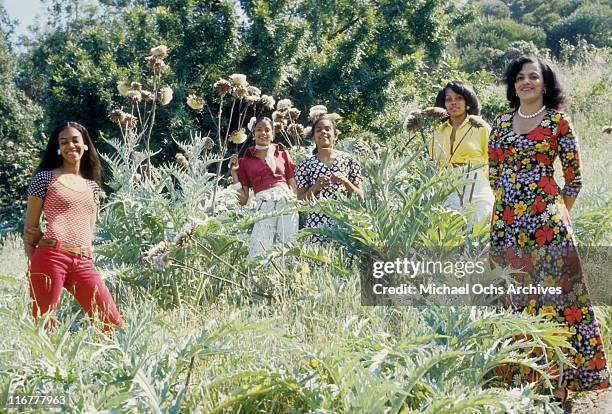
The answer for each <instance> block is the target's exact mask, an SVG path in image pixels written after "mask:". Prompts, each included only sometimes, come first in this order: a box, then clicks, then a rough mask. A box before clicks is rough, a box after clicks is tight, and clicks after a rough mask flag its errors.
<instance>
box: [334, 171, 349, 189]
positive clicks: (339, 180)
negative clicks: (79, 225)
mask: <svg viewBox="0 0 612 414" xmlns="http://www.w3.org/2000/svg"><path fill="white" fill-rule="evenodd" d="M329 180H330V181H331V182H332V183H340V184H342V185H343V186H345V187H347V186H349V185H350V182H349V180H348V178H346V176H345V175H344V174H340V173H332V175H331V177H329Z"/></svg>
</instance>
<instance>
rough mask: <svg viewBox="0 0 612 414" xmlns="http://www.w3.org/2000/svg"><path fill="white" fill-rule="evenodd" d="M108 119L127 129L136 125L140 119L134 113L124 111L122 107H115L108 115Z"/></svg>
mask: <svg viewBox="0 0 612 414" xmlns="http://www.w3.org/2000/svg"><path fill="white" fill-rule="evenodd" d="M108 119H110V120H111V122H114V123H116V124H118V125H120V126H122V127H124V128H127V129H131V128H133V127H134V126H136V122H137V121H138V119H137V118H136V117H135V116H134V115H132V114H128V113H127V112H123V111H122V110H121V109H113V110H112V111H111V113H110V114H109V115H108Z"/></svg>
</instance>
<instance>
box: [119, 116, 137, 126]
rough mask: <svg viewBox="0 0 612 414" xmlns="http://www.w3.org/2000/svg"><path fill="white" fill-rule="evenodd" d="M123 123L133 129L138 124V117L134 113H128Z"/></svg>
mask: <svg viewBox="0 0 612 414" xmlns="http://www.w3.org/2000/svg"><path fill="white" fill-rule="evenodd" d="M121 124H122V125H123V126H124V127H125V128H127V129H132V128H134V127H135V126H136V125H137V124H138V118H136V116H134V115H132V114H127V113H126V114H125V117H124V118H123V121H122V122H121Z"/></svg>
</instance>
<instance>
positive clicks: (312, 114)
mask: <svg viewBox="0 0 612 414" xmlns="http://www.w3.org/2000/svg"><path fill="white" fill-rule="evenodd" d="M326 113H327V107H326V106H325V105H315V106H313V107H311V108H310V110H309V111H308V119H309V120H310V121H313V122H314V121H316V120H317V119H319V118H320V117H322V116H323V115H325V114H326Z"/></svg>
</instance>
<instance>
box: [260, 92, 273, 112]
mask: <svg viewBox="0 0 612 414" xmlns="http://www.w3.org/2000/svg"><path fill="white" fill-rule="evenodd" d="M260 102H261V104H262V105H263V107H264V108H266V109H274V105H275V104H276V101H275V100H274V98H273V97H271V96H269V95H261V101H260Z"/></svg>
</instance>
